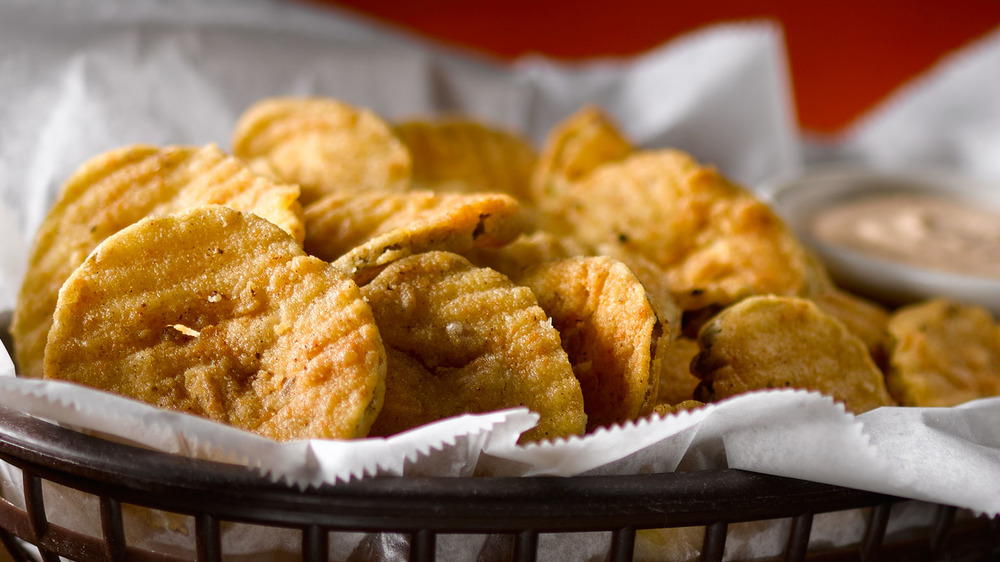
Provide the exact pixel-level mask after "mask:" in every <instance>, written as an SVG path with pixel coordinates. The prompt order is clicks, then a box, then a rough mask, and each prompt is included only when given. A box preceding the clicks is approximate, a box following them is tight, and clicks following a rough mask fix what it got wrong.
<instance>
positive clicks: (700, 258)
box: [566, 150, 815, 310]
mask: <svg viewBox="0 0 1000 562" xmlns="http://www.w3.org/2000/svg"><path fill="white" fill-rule="evenodd" d="M570 198H571V204H570V205H569V207H568V208H567V210H566V214H567V217H568V218H569V222H570V223H571V224H572V225H573V234H574V235H575V236H576V237H577V238H579V239H580V240H581V241H582V242H583V243H584V244H587V245H591V246H599V245H601V244H606V243H609V242H610V243H615V244H619V245H621V246H623V247H624V248H625V249H627V250H629V251H632V252H635V253H638V254H640V255H642V256H643V257H645V258H647V259H649V260H650V261H652V262H653V263H655V264H657V265H659V266H660V267H662V268H663V269H664V271H665V272H666V275H667V284H668V285H669V286H670V287H671V288H672V290H673V291H674V298H675V300H676V301H677V304H678V305H679V306H680V307H681V308H682V309H683V310H695V309H699V308H704V307H707V306H709V305H726V304H730V303H733V302H736V301H738V300H740V299H741V298H744V297H747V296H750V295H764V294H777V295H786V296H798V295H801V294H802V293H804V292H805V291H806V290H807V289H808V288H810V283H811V282H812V278H813V276H814V275H815V274H814V272H813V269H812V268H813V264H812V263H811V262H810V260H809V257H808V256H807V254H806V251H805V249H804V248H803V247H802V246H801V244H800V243H799V242H798V240H797V239H796V238H795V236H794V235H793V234H792V232H791V230H789V228H788V227H787V226H786V225H785V224H784V222H782V221H781V219H780V218H779V217H778V216H777V215H776V214H775V213H774V212H773V211H772V210H771V209H770V208H768V207H767V205H765V204H764V203H763V202H761V201H759V200H757V199H756V198H755V197H754V196H753V195H752V194H751V193H750V192H749V191H747V190H746V189H743V188H741V187H739V186H737V185H735V184H732V183H730V182H729V181H727V180H726V179H725V178H724V177H722V176H721V175H720V174H719V173H718V172H716V171H715V170H713V169H711V168H707V167H703V166H701V165H699V164H698V163H697V162H696V161H695V160H694V159H692V158H691V157H690V156H688V155H687V154H684V153H682V152H678V151H674V150H660V151H652V152H642V153H636V154H634V155H632V156H630V157H628V158H627V159H625V160H622V161H620V162H615V163H611V164H606V165H604V166H601V167H600V168H598V169H596V170H594V171H593V172H591V173H590V175H588V176H587V177H585V178H584V179H583V180H582V181H581V182H579V183H576V184H574V185H573V188H572V191H571V194H570Z"/></svg>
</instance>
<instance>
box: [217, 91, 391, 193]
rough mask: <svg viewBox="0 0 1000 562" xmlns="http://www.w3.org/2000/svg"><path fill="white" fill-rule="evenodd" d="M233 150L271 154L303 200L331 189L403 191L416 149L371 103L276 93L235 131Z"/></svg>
mask: <svg viewBox="0 0 1000 562" xmlns="http://www.w3.org/2000/svg"><path fill="white" fill-rule="evenodd" d="M232 144H233V153H234V154H236V156H239V157H240V158H244V159H246V160H253V159H257V158H266V159H267V160H269V161H270V163H271V165H272V166H273V167H274V169H275V170H276V171H277V173H278V174H279V175H280V177H283V178H285V179H286V180H288V181H290V182H294V183H297V184H298V185H299V186H300V187H301V188H302V203H303V204H308V203H311V202H312V201H315V200H317V199H319V198H320V197H322V196H324V195H326V194H329V193H340V192H344V191H346V192H348V193H354V192H358V191H365V190H371V189H379V190H389V191H403V190H405V189H407V188H408V186H409V181H410V168H411V162H410V153H409V151H408V150H407V149H406V147H405V146H404V145H403V143H402V142H401V141H400V140H399V139H398V138H396V136H395V135H394V134H393V133H392V130H391V129H390V127H389V125H388V124H386V123H385V122H384V121H382V119H380V118H379V117H378V116H377V115H375V114H374V113H372V112H371V111H369V110H367V109H360V108H356V107H353V106H351V105H348V104H346V103H344V102H341V101H337V100H334V99H329V98H295V97H284V98H270V99H265V100H261V101H259V102H257V103H255V104H254V105H252V106H251V107H249V108H248V109H247V110H246V111H245V112H244V113H243V115H241V116H240V118H239V121H238V122H237V123H236V128H235V130H234V131H233V139H232Z"/></svg>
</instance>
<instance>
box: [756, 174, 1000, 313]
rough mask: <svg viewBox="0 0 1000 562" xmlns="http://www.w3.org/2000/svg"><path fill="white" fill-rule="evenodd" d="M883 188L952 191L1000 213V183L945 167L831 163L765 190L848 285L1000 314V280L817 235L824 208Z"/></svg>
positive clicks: (901, 299) (899, 300)
mask: <svg viewBox="0 0 1000 562" xmlns="http://www.w3.org/2000/svg"><path fill="white" fill-rule="evenodd" d="M878 192H897V193H898V192H904V193H906V192H908V193H921V194H927V195H938V196H947V197H949V198H951V199H952V200H953V201H956V202H959V203H965V204H968V205H973V206H976V207H979V208H989V209H992V210H994V211H995V212H997V214H998V216H1000V185H995V186H990V185H987V184H984V183H979V182H975V181H972V180H969V179H966V178H962V177H959V176H956V175H953V174H948V173H943V172H939V171H913V172H906V173H902V172H899V173H897V172H882V171H872V170H862V169H856V168H854V169H847V168H826V169H817V170H814V171H810V172H807V173H805V174H803V175H801V176H798V177H796V178H793V179H791V180H788V181H782V182H778V183H775V184H773V185H770V186H765V187H763V188H762V189H761V193H763V194H764V195H763V196H764V198H765V200H769V203H770V204H771V205H772V206H773V207H774V209H775V210H776V211H777V212H778V214H779V215H781V216H782V218H784V219H785V221H787V222H788V224H789V226H791V228H792V229H793V230H794V231H795V232H796V234H797V235H798V236H799V238H800V239H801V240H802V242H803V243H804V244H805V245H806V246H807V247H809V248H811V249H812V250H813V251H814V252H816V254H817V255H818V256H819V258H820V259H822V260H823V262H824V263H825V264H826V266H827V269H828V270H829V271H830V275H831V276H832V277H833V279H834V281H836V282H837V283H838V284H839V285H840V286H842V287H843V288H845V289H847V290H849V291H852V292H855V293H857V294H859V295H863V296H867V297H869V298H872V299H875V300H877V301H880V302H884V303H886V304H889V305H901V304H906V303H908V302H913V301H917V300H923V299H928V298H933V297H946V298H950V299H953V300H957V301H960V302H965V303H969V304H975V305H979V306H983V307H985V308H987V309H989V310H991V311H992V312H993V313H994V314H995V315H998V316H1000V280H997V279H989V278H984V277H973V276H968V275H961V274H955V273H948V272H942V271H936V270H932V269H926V268H923V267H917V266H913V265H909V264H906V263H903V262H901V261H892V260H888V259H884V258H880V257H875V256H872V255H870V254H867V253H864V252H861V251H858V250H853V249H848V248H845V247H842V246H837V245H833V244H830V243H828V242H825V241H822V240H819V239H817V238H816V237H815V236H814V235H813V234H812V220H813V218H814V217H815V216H816V214H817V213H818V212H820V211H821V210H823V209H825V208H830V207H831V206H832V205H835V204H837V203H840V202H843V201H845V200H847V199H849V198H854V197H860V196H864V195H868V194H873V193H878Z"/></svg>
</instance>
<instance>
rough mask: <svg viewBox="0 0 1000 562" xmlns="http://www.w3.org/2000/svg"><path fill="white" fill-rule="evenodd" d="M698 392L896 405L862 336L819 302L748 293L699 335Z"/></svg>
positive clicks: (855, 406)
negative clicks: (769, 392)
mask: <svg viewBox="0 0 1000 562" xmlns="http://www.w3.org/2000/svg"><path fill="white" fill-rule="evenodd" d="M698 343H699V345H700V346H701V351H700V352H699V353H698V355H697V356H696V357H695V359H694V361H693V362H692V363H691V371H692V372H693V373H694V374H695V375H697V376H698V377H699V378H700V379H701V383H700V384H699V386H698V388H697V390H696V391H695V396H694V398H695V399H696V400H700V401H702V402H712V401H716V400H722V399H723V398H728V397H730V396H735V395H737V394H741V393H743V392H747V391H751V390H761V389H766V388H798V389H809V390H815V391H819V392H822V393H823V394H826V395H829V396H832V397H833V398H834V399H835V400H837V401H840V402H843V403H844V405H845V406H846V407H847V409H848V410H850V411H852V412H854V413H856V414H860V413H862V412H866V411H868V410H872V409H874V408H878V407H880V406H890V405H895V402H894V401H893V399H892V397H891V396H889V393H888V391H887V390H886V387H885V381H884V379H883V376H882V372H881V371H880V370H879V369H878V367H877V366H876V365H875V362H874V361H873V360H872V358H871V356H870V355H869V354H868V349H867V348H866V347H865V345H864V343H863V342H862V341H861V340H860V339H858V338H857V337H856V336H855V335H854V334H852V333H851V332H850V331H848V329H847V328H846V327H844V324H843V323H841V322H840V321H839V320H836V319H834V318H832V317H830V316H829V315H827V314H825V313H824V312H822V311H821V310H820V309H819V308H818V307H817V306H816V305H815V304H814V303H813V302H811V301H808V300H805V299H800V298H796V297H778V296H759V297H750V298H748V299H746V300H743V301H741V302H739V303H737V304H735V305H732V306H730V307H729V308H727V309H725V310H723V311H722V312H720V313H719V314H718V315H717V316H716V317H715V318H714V319H713V320H712V321H711V322H709V323H708V324H706V325H705V326H704V327H703V328H702V330H701V334H700V336H699V340H698Z"/></svg>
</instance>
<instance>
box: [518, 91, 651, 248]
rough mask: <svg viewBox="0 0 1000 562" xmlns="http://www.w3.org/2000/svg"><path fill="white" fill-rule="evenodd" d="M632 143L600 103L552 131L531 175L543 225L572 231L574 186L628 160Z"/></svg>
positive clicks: (539, 222) (553, 230) (585, 108)
mask: <svg viewBox="0 0 1000 562" xmlns="http://www.w3.org/2000/svg"><path fill="white" fill-rule="evenodd" d="M632 151H633V148H632V145H631V144H630V143H629V142H628V141H627V140H626V139H625V137H624V136H623V135H622V134H621V133H620V132H619V131H618V128H617V126H616V125H615V124H614V123H612V121H611V119H609V118H608V116H607V115H605V114H604V112H603V111H601V110H600V109H599V108H598V107H596V106H585V107H583V108H581V109H580V110H578V111H577V112H576V113H574V114H573V115H570V116H569V117H567V118H566V119H564V120H563V121H561V122H560V123H558V124H557V125H556V126H555V127H553V128H552V130H551V131H550V132H549V134H548V136H547V137H546V139H545V142H544V144H543V145H542V152H541V155H540V156H539V158H538V163H537V164H536V166H535V170H534V172H533V173H532V176H531V198H532V201H533V203H534V207H535V208H536V209H537V210H538V213H537V215H538V216H537V218H536V221H537V223H538V225H539V228H542V229H546V230H550V231H552V232H558V233H565V232H571V231H572V228H571V225H569V224H567V222H566V217H565V212H566V207H567V206H568V205H569V204H570V203H571V199H570V198H569V192H570V189H571V186H572V185H573V184H574V183H576V182H579V181H580V180H582V179H583V178H584V177H586V176H587V175H588V174H590V173H591V172H592V171H593V170H595V169H597V168H598V167H600V166H602V165H604V164H607V163H609V162H617V161H619V160H622V159H624V158H625V157H627V156H628V155H629V154H631V153H632Z"/></svg>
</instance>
